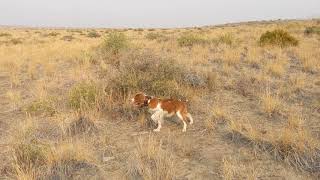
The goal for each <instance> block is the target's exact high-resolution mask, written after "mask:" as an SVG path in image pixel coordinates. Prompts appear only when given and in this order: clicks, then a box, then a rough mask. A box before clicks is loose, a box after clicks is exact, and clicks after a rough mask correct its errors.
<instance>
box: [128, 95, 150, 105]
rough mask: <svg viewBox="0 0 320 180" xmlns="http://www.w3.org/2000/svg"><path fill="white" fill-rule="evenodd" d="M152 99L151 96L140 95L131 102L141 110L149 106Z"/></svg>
mask: <svg viewBox="0 0 320 180" xmlns="http://www.w3.org/2000/svg"><path fill="white" fill-rule="evenodd" d="M150 99H151V96H147V95H145V94H144V93H138V94H136V95H135V96H134V97H133V98H132V99H131V102H132V104H133V105H135V106H136V107H140V108H141V107H144V106H148V100H150Z"/></svg>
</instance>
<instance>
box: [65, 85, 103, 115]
mask: <svg viewBox="0 0 320 180" xmlns="http://www.w3.org/2000/svg"><path fill="white" fill-rule="evenodd" d="M100 97H101V91H100V90H99V88H98V86H97V85H96V84H95V83H93V82H81V83H79V84H76V85H74V86H73V87H72V88H71V90H70V91H69V100H68V101H69V106H70V107H71V108H72V109H75V110H85V109H88V108H89V109H92V108H94V107H97V105H98V104H99V98H100Z"/></svg>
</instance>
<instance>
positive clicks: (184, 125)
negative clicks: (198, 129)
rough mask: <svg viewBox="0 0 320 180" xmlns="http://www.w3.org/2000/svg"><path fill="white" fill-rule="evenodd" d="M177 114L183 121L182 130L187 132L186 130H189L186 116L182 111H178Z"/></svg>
mask: <svg viewBox="0 0 320 180" xmlns="http://www.w3.org/2000/svg"><path fill="white" fill-rule="evenodd" d="M177 116H178V117H179V119H181V121H182V122H183V129H182V132H186V131H187V123H186V122H185V118H184V117H183V116H182V115H181V113H180V111H178V112H177Z"/></svg>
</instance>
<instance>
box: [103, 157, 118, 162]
mask: <svg viewBox="0 0 320 180" xmlns="http://www.w3.org/2000/svg"><path fill="white" fill-rule="evenodd" d="M114 158H115V157H113V156H111V157H103V158H102V161H103V162H108V161H111V160H113V159H114Z"/></svg>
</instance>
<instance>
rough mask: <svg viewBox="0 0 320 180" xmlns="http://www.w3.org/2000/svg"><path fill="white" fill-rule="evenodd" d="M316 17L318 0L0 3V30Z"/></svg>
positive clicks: (45, 0)
mask: <svg viewBox="0 0 320 180" xmlns="http://www.w3.org/2000/svg"><path fill="white" fill-rule="evenodd" d="M312 17H316V18H318V17H320V0H114V1H110V0H50V1H49V0H0V25H23V26H34V27H105V28H126V27H131V28H137V27H144V28H151V27H153V28H159V27H160V28H161V27H162V28H168V27H193V26H203V25H216V24H225V23H232V22H242V21H255V20H275V19H305V18H312Z"/></svg>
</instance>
